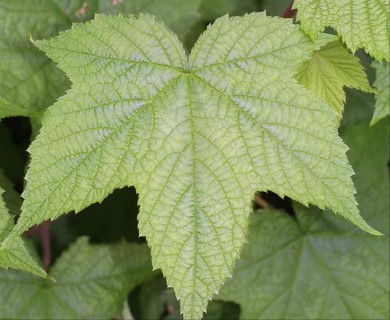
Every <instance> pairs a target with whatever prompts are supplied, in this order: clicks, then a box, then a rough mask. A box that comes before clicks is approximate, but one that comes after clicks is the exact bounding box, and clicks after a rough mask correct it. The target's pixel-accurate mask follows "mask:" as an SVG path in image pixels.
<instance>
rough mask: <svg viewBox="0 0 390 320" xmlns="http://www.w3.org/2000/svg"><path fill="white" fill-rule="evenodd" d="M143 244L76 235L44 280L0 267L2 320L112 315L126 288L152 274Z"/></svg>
mask: <svg viewBox="0 0 390 320" xmlns="http://www.w3.org/2000/svg"><path fill="white" fill-rule="evenodd" d="M149 255H150V253H149V250H148V248H147V246H146V245H137V244H129V243H125V242H123V243H120V244H113V245H91V244H89V243H88V240H87V238H80V239H79V240H78V241H77V242H76V243H74V244H73V245H72V246H71V248H70V249H69V250H68V251H67V252H65V253H64V254H63V255H62V256H61V257H60V258H59V259H58V261H57V262H56V263H55V265H54V266H53V268H52V270H51V272H50V275H51V276H52V277H54V278H55V280H56V282H53V281H52V280H44V279H40V278H36V277H33V276H30V275H26V274H23V273H20V272H16V271H1V270H0V315H1V317H2V318H4V319H113V318H121V311H122V309H123V305H124V303H125V301H126V298H127V294H128V293H129V291H130V290H131V289H133V288H134V287H135V286H137V285H138V284H140V283H141V282H143V281H145V280H146V279H148V278H149V277H150V276H151V274H152V268H151V264H150V258H149Z"/></svg>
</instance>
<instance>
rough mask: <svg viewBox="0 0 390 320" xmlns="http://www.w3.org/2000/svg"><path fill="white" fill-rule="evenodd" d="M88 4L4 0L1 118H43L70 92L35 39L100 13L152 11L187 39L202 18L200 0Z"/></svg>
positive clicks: (0, 5)
mask: <svg viewBox="0 0 390 320" xmlns="http://www.w3.org/2000/svg"><path fill="white" fill-rule="evenodd" d="M84 2H85V1H84V0H53V1H42V0H12V1H8V0H0V54H1V59H0V118H4V117H11V116H28V117H40V116H41V114H42V113H43V112H44V111H45V109H46V108H47V107H48V106H49V105H51V104H53V103H54V101H56V99H57V98H58V97H60V96H61V95H63V94H64V93H65V91H66V90H67V89H68V87H69V82H68V81H67V78H66V77H65V75H64V74H63V73H62V72H61V71H60V70H58V68H56V67H55V65H54V64H53V63H52V62H51V61H50V60H49V59H48V58H47V57H45V55H44V54H43V53H42V52H40V51H39V50H38V49H37V48H36V47H35V46H34V45H33V44H32V42H31V39H30V38H32V39H42V38H47V37H49V36H53V35H56V34H58V32H59V31H61V30H66V29H68V28H70V26H71V24H72V22H81V21H85V20H88V19H91V18H92V17H93V15H94V13H95V12H107V13H119V12H126V13H138V12H148V13H152V14H155V15H157V16H158V17H159V18H160V19H162V20H163V21H164V22H165V23H167V25H168V26H170V27H171V28H173V30H175V32H177V33H178V34H179V36H180V38H181V39H184V38H185V37H186V35H187V33H188V32H189V30H190V27H191V26H192V25H193V24H195V22H196V21H197V20H198V19H199V17H200V15H199V13H198V12H197V9H198V7H199V5H200V0H131V1H123V2H122V3H120V4H118V5H114V4H113V2H112V0H89V1H88V6H87V7H86V6H83V3H84ZM173 9H174V10H173ZM173 12H174V13H173ZM43 92H44V94H42V93H43Z"/></svg>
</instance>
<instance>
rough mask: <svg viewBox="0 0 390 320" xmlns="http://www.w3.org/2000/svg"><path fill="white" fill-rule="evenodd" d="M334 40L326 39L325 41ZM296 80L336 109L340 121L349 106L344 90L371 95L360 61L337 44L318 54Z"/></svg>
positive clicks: (322, 49)
mask: <svg viewBox="0 0 390 320" xmlns="http://www.w3.org/2000/svg"><path fill="white" fill-rule="evenodd" d="M331 38H333V37H331ZM331 38H329V37H326V38H325V39H321V41H323V40H328V39H331ZM296 78H297V80H298V81H299V82H300V83H301V84H302V85H303V86H304V87H305V88H307V89H309V90H311V91H312V92H313V93H314V94H315V95H316V96H317V97H318V98H320V99H322V100H323V101H325V102H327V103H328V104H330V105H331V106H332V107H333V108H335V110H336V111H337V113H338V115H339V118H340V119H341V117H342V113H343V109H344V103H345V93H344V86H346V87H350V88H355V89H360V90H362V91H366V92H370V91H371V87H370V84H369V83H368V80H367V76H366V74H365V72H364V70H363V68H362V66H361V64H360V62H359V59H358V58H357V57H355V56H354V55H352V54H350V53H349V52H348V50H347V49H345V48H344V47H343V45H342V43H341V42H339V41H337V40H336V41H332V42H329V43H326V44H324V46H322V47H321V48H320V49H319V50H318V51H316V52H314V54H313V56H312V57H311V59H310V60H308V61H306V62H305V63H304V64H303V65H302V66H301V68H300V69H299V72H298V74H297V76H296Z"/></svg>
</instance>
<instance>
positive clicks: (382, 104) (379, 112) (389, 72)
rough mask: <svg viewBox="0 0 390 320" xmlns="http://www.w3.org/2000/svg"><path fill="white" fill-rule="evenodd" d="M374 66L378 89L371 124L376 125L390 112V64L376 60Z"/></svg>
mask: <svg viewBox="0 0 390 320" xmlns="http://www.w3.org/2000/svg"><path fill="white" fill-rule="evenodd" d="M372 66H373V67H374V68H375V70H376V79H375V84H374V85H375V87H376V89H377V94H376V96H375V100H376V102H375V111H374V115H373V117H372V120H371V125H374V124H376V123H377V122H378V121H379V120H381V119H383V118H385V117H386V116H388V115H389V114H390V64H389V63H388V62H384V63H379V62H377V61H374V63H373V65H372Z"/></svg>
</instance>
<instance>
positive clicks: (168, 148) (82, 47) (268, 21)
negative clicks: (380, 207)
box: [14, 13, 376, 319]
mask: <svg viewBox="0 0 390 320" xmlns="http://www.w3.org/2000/svg"><path fill="white" fill-rule="evenodd" d="M38 45H39V47H40V48H41V49H42V50H44V51H46V52H47V54H48V55H49V56H50V57H51V58H52V59H53V60H54V61H56V62H58V64H59V67H60V68H61V69H63V70H64V71H65V72H66V73H67V74H68V76H69V77H70V79H71V81H72V82H73V87H72V89H71V90H70V91H69V92H68V93H67V95H66V96H64V97H62V98H61V99H60V100H59V101H58V102H57V103H56V104H55V105H54V106H53V107H51V108H50V109H49V111H48V112H47V113H46V114H45V116H44V117H43V127H42V129H41V133H40V134H39V136H38V137H37V139H36V140H35V141H34V143H33V144H32V146H31V148H30V152H31V155H32V162H31V165H30V169H29V172H28V174H27V180H28V183H27V187H26V190H25V192H24V197H25V202H24V204H23V208H22V211H23V212H22V215H21V217H20V219H19V221H18V224H17V226H16V228H15V231H14V234H18V233H21V232H23V231H24V230H26V229H28V228H29V227H30V226H32V225H34V224H37V223H39V222H41V221H44V220H47V219H54V218H56V217H58V216H60V215H61V214H63V213H66V212H69V211H72V210H75V211H80V210H81V209H83V208H85V207H87V206H88V205H90V204H91V203H94V202H98V201H102V200H103V199H104V198H105V197H106V196H107V195H108V194H109V193H111V192H112V191H113V190H114V189H115V188H121V187H124V186H130V185H134V186H135V187H136V189H137V191H138V192H139V194H140V200H139V202H140V206H141V209H140V215H139V229H140V233H141V234H142V235H145V236H146V238H147V241H148V243H149V245H150V246H151V249H152V257H153V264H154V267H155V268H161V269H162V270H163V272H164V274H165V276H166V277H167V282H168V285H169V286H172V287H174V289H175V292H176V295H177V297H178V298H180V300H181V310H182V311H183V313H184V316H185V317H186V318H190V319H196V318H200V317H201V315H202V313H203V311H204V310H205V308H206V305H207V303H208V300H209V299H210V298H211V296H212V294H213V293H214V292H215V291H218V289H219V288H220V286H221V285H222V283H223V282H224V281H225V278H226V276H228V275H230V274H231V272H232V268H233V265H234V262H235V260H236V259H237V258H238V257H239V254H240V252H241V248H242V245H243V243H244V241H245V238H246V233H247V225H248V217H249V214H250V212H251V200H252V197H253V194H254V192H255V191H256V190H272V191H274V192H276V193H277V194H279V195H281V196H284V195H288V196H290V197H291V198H293V199H296V200H298V201H300V202H302V203H304V204H307V203H313V204H315V205H317V206H319V207H321V208H324V207H329V208H331V209H333V210H334V211H335V212H337V213H339V214H341V215H342V216H344V217H345V218H347V219H349V220H350V221H352V222H354V223H355V224H357V225H358V226H360V227H361V228H362V229H364V230H366V231H368V232H372V233H376V231H375V230H373V229H372V228H371V227H369V226H368V225H367V224H366V223H365V222H364V220H363V219H362V218H361V217H360V215H359V213H358V210H357V208H356V205H355V204H356V202H355V198H354V195H353V194H354V187H353V184H352V181H351V179H350V176H351V174H352V169H351V167H350V165H349V164H348V160H347V157H346V155H345V151H346V146H345V145H344V144H343V143H342V140H341V139H340V138H339V137H338V135H337V125H336V121H335V118H336V113H335V112H334V110H333V109H332V108H331V107H329V106H327V105H325V104H324V103H322V102H321V101H320V100H319V99H317V98H315V97H314V96H313V95H312V94H311V93H310V92H309V91H308V90H306V89H304V88H303V87H302V86H300V85H299V84H298V83H297V82H296V80H294V78H293V75H294V73H295V72H296V71H297V69H298V67H299V65H300V64H301V63H302V61H303V60H305V59H307V58H308V57H309V56H310V55H311V54H312V52H313V51H314V50H315V48H316V46H315V45H314V44H313V43H312V42H311V41H310V40H309V39H308V38H307V37H306V36H305V35H304V34H303V33H302V32H301V31H300V29H299V28H298V27H297V26H294V25H292V23H291V21H290V20H286V19H279V18H270V17H266V16H265V15H264V14H261V13H258V14H250V15H246V16H244V17H239V18H228V17H223V18H221V19H219V20H217V22H216V23H215V24H214V25H213V26H211V27H209V29H208V30H207V31H206V32H205V33H204V34H203V35H202V36H201V38H200V39H199V41H198V42H197V44H196V45H195V47H194V49H193V50H192V53H191V55H190V57H189V58H187V57H186V56H185V52H184V50H183V49H182V47H181V45H180V43H179V42H178V40H177V38H176V37H175V36H174V35H173V34H172V33H171V32H170V31H168V30H167V29H166V27H165V26H163V25H162V24H160V23H159V22H156V21H155V19H154V18H152V17H151V16H147V15H146V16H145V15H140V16H139V17H123V16H119V17H112V16H99V15H98V16H97V17H96V18H95V20H94V21H92V22H88V23H86V24H82V25H75V26H73V28H72V30H71V31H68V32H64V33H61V34H60V36H59V37H57V38H53V39H51V40H48V41H42V42H39V43H38Z"/></svg>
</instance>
